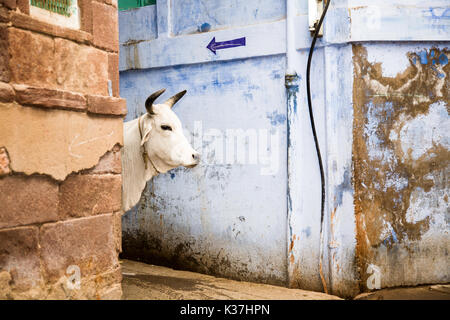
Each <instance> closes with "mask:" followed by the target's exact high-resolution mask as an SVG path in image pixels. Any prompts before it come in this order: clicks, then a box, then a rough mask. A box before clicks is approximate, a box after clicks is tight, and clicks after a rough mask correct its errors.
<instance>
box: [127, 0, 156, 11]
mask: <svg viewBox="0 0 450 320" xmlns="http://www.w3.org/2000/svg"><path fill="white" fill-rule="evenodd" d="M153 4H156V0H119V10H121V11H122V10H129V9H134V8H140V7H145V6H151V5H153Z"/></svg>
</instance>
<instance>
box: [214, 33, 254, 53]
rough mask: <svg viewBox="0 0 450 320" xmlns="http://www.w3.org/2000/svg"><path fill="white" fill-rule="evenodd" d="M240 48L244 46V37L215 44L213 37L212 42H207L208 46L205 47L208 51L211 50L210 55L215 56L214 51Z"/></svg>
mask: <svg viewBox="0 0 450 320" xmlns="http://www.w3.org/2000/svg"><path fill="white" fill-rule="evenodd" d="M241 46H245V37H242V38H238V39H234V40H229V41H222V42H216V37H214V38H212V40H211V41H210V42H209V44H208V45H207V46H206V47H207V48H208V49H209V50H211V52H212V53H214V54H216V50H222V49H228V48H234V47H241Z"/></svg>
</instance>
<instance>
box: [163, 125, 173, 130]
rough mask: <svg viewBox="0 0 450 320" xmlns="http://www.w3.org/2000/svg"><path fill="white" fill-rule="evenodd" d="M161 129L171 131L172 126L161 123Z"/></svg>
mask: <svg viewBox="0 0 450 320" xmlns="http://www.w3.org/2000/svg"><path fill="white" fill-rule="evenodd" d="M161 129H163V130H169V131H172V128H171V127H170V126H166V125H162V126H161Z"/></svg>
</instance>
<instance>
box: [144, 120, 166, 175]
mask: <svg viewBox="0 0 450 320" xmlns="http://www.w3.org/2000/svg"><path fill="white" fill-rule="evenodd" d="M143 116H145V114H144V115H142V116H140V117H139V119H138V128H139V135H140V137H141V141H142V129H141V118H142V117H143ZM139 143H141V142H139ZM142 149H143V150H144V152H143V153H142V158H143V159H144V165H145V170H147V161H149V162H150V163H151V165H152V167H153V169H154V170H155V171H156V173H157V174H160V173H161V172H160V171H159V170H158V169H156V166H155V164H154V163H153V161H152V159H151V158H150V156H149V155H148V152H147V150H146V148H145V143H144V144H142Z"/></svg>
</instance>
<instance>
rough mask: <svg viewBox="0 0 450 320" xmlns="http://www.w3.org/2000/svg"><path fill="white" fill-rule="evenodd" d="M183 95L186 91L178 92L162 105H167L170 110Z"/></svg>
mask: <svg viewBox="0 0 450 320" xmlns="http://www.w3.org/2000/svg"><path fill="white" fill-rule="evenodd" d="M185 94H186V90H183V91H180V92H178V93H177V94H176V95H174V96H173V97H171V98H169V99H167V101H166V102H164V104H166V105H168V106H169V107H171V108H172V107H173V105H174V104H175V103H177V101H178V100H180V99H181V98H182V97H183V96H184V95H185Z"/></svg>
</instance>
